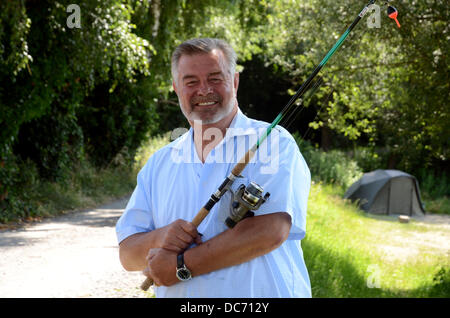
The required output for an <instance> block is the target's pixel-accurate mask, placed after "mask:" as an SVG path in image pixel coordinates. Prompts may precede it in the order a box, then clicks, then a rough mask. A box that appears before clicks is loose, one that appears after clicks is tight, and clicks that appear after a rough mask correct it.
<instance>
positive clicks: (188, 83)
mask: <svg viewBox="0 0 450 318" xmlns="http://www.w3.org/2000/svg"><path fill="white" fill-rule="evenodd" d="M195 84H197V81H189V82H187V83H186V85H187V86H194V85H195Z"/></svg>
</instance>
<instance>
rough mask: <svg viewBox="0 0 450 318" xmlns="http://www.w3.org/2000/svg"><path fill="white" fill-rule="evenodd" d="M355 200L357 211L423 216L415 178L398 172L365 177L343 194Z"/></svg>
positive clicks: (375, 173)
mask: <svg viewBox="0 0 450 318" xmlns="http://www.w3.org/2000/svg"><path fill="white" fill-rule="evenodd" d="M344 198H345V199H350V200H351V201H356V200H359V204H360V207H361V209H363V210H365V211H367V212H370V213H375V214H403V215H410V216H412V215H424V214H425V210H424V208H423V205H422V201H421V199H420V191H419V183H418V182H417V180H416V178H415V177H414V176H412V175H410V174H407V173H405V172H403V171H399V170H380V169H378V170H375V171H371V172H368V173H365V174H364V175H363V176H362V177H361V179H359V180H358V181H356V182H355V183H353V184H352V185H351V186H350V188H348V190H347V191H346V192H345V194H344Z"/></svg>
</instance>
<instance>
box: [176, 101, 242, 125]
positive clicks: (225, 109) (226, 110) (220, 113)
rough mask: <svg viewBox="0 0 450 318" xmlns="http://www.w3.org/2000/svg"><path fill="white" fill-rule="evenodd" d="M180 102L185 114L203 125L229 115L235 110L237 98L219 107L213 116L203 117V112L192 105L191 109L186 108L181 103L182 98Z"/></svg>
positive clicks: (189, 118) (213, 122)
mask: <svg viewBox="0 0 450 318" xmlns="http://www.w3.org/2000/svg"><path fill="white" fill-rule="evenodd" d="M178 102H179V103H180V108H181V111H182V113H183V115H184V116H185V117H186V118H187V119H188V120H189V121H197V122H201V124H202V125H206V124H215V123H217V122H218V121H220V120H222V119H224V118H225V117H227V116H228V115H229V114H230V113H231V112H232V111H233V108H234V103H235V99H234V98H232V99H230V101H229V103H228V104H227V105H225V106H221V107H218V108H217V109H216V111H215V113H214V114H213V115H212V116H208V118H202V117H204V116H202V114H201V113H198V112H196V111H195V110H193V109H192V107H191V108H190V111H187V110H186V108H185V107H184V106H183V104H182V103H181V100H180V99H178Z"/></svg>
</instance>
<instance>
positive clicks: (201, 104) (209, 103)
mask: <svg viewBox="0 0 450 318" xmlns="http://www.w3.org/2000/svg"><path fill="white" fill-rule="evenodd" d="M215 103H216V102H206V103H198V105H199V106H209V105H214V104H215Z"/></svg>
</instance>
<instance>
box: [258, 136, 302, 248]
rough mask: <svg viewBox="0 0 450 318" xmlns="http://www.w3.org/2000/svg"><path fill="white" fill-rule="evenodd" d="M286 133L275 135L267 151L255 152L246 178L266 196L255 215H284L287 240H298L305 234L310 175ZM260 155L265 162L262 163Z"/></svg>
mask: <svg viewBox="0 0 450 318" xmlns="http://www.w3.org/2000/svg"><path fill="white" fill-rule="evenodd" d="M286 134H288V133H287V132H282V133H278V136H277V134H276V133H275V134H274V135H273V138H272V139H271V140H270V141H269V143H268V144H269V146H268V148H270V149H269V150H267V149H264V148H263V149H261V148H260V149H259V150H262V152H261V153H260V154H259V155H260V158H259V161H258V164H256V165H255V166H254V168H255V169H257V170H256V171H255V170H253V173H254V176H250V180H251V181H252V180H255V182H256V183H258V184H259V185H261V186H262V187H263V189H264V193H266V192H269V193H270V197H269V198H268V200H267V201H266V202H265V203H263V204H262V205H261V207H260V208H259V209H258V210H257V211H255V215H262V214H269V213H274V212H287V213H288V214H289V215H290V216H291V222H292V226H291V230H290V232H289V236H288V240H289V239H291V240H301V239H303V238H304V237H305V234H306V209H307V202H308V195H309V190H310V186H311V174H310V171H309V168H308V166H307V164H306V162H305V160H304V158H303V156H302V154H301V153H300V150H299V148H298V146H297V143H296V142H295V140H294V139H293V138H292V137H291V136H290V135H289V137H285V136H286ZM282 135H284V136H282ZM259 150H258V151H259ZM264 152H266V153H267V154H268V156H267V158H269V159H267V160H266V158H265V157H264V155H265V154H264ZM253 173H252V174H253ZM252 178H253V179H252Z"/></svg>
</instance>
